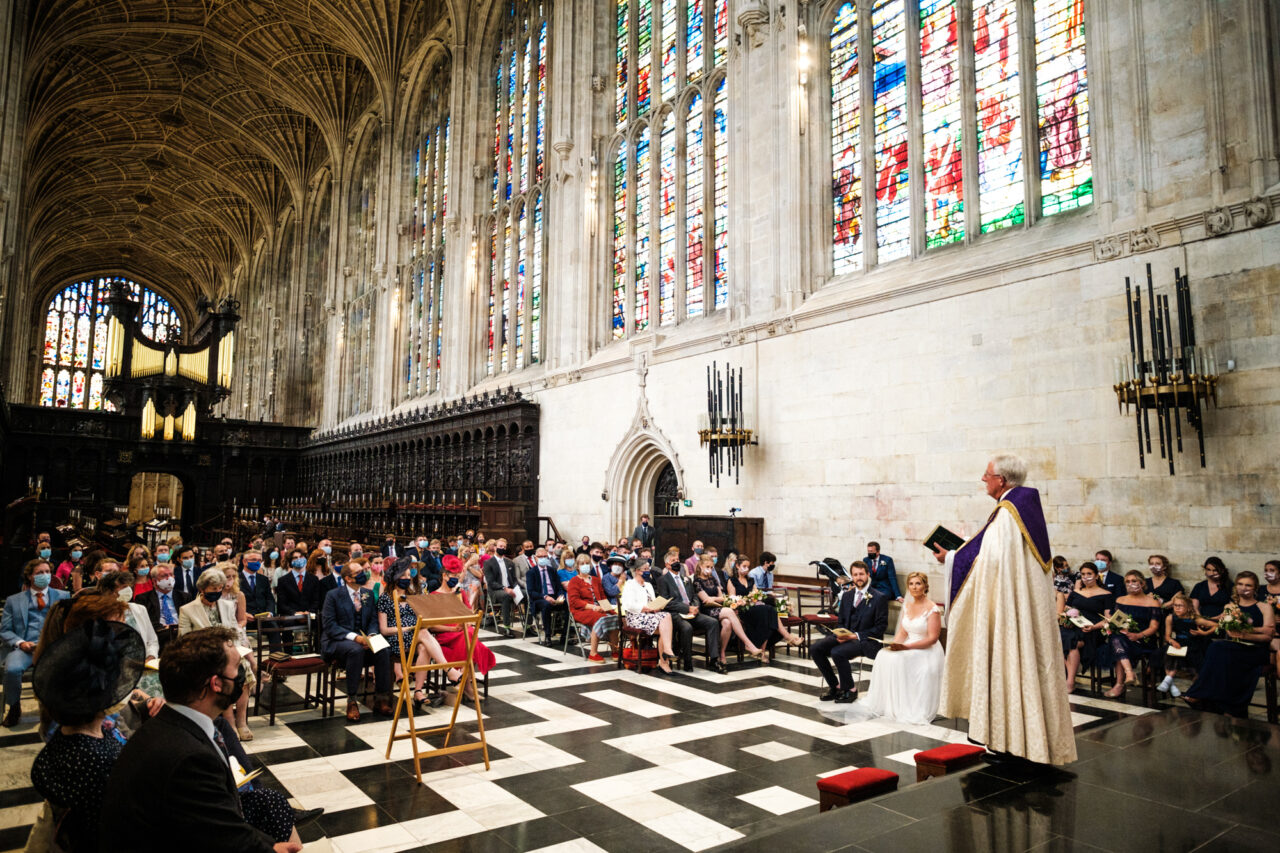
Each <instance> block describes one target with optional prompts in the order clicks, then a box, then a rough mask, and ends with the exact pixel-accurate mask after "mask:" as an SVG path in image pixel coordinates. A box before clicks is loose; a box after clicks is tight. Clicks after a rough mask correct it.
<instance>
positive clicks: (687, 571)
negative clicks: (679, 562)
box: [684, 539, 706, 578]
mask: <svg viewBox="0 0 1280 853" xmlns="http://www.w3.org/2000/svg"><path fill="white" fill-rule="evenodd" d="M705 550H706V549H705V548H703V547H702V540H701V539H695V540H693V553H692V554H691V555H689V557H688V559H686V560H685V561H684V576H685V577H687V578H695V577H697V574H698V560H700V559H701V558H702V555H703V553H704V552H705Z"/></svg>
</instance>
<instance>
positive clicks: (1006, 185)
mask: <svg viewBox="0 0 1280 853" xmlns="http://www.w3.org/2000/svg"><path fill="white" fill-rule="evenodd" d="M973 52H974V79H975V84H976V92H977V103H978V134H977V136H978V210H979V212H980V214H981V223H982V233H984V234H985V233H987V232H989V231H995V230H998V229H1000V228H1008V227H1010V226H1012V225H1018V224H1021V223H1022V221H1023V220H1024V219H1026V206H1025V203H1024V200H1023V180H1022V109H1021V101H1020V99H1019V94H1018V90H1019V87H1020V86H1021V83H1020V82H1019V78H1018V3H1017V0H974V4H973Z"/></svg>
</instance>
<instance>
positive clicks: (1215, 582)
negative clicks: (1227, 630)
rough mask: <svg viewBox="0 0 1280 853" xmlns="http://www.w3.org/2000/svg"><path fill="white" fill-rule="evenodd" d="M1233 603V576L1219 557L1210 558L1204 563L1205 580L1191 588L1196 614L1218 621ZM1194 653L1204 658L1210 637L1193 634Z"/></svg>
mask: <svg viewBox="0 0 1280 853" xmlns="http://www.w3.org/2000/svg"><path fill="white" fill-rule="evenodd" d="M1230 601H1231V574H1230V573H1229V572H1228V571H1227V567H1226V566H1225V565H1224V564H1223V562H1222V560H1221V559H1219V558H1218V557H1209V558H1208V559H1206V560H1205V561H1204V580H1202V581H1200V582H1199V583H1198V584H1196V585H1195V586H1193V587H1191V603H1192V604H1194V605H1195V606H1196V614H1197V615H1199V616H1202V617H1204V618H1205V619H1211V620H1213V621H1214V622H1216V621H1218V617H1219V616H1221V615H1222V608H1223V607H1225V606H1226V605H1227V604H1228V603H1229V602H1230ZM1192 636H1194V637H1195V639H1193V640H1192V642H1191V645H1192V652H1193V653H1194V654H1196V655H1197V656H1198V657H1200V658H1203V657H1204V653H1205V650H1206V649H1208V648H1209V639H1210V638H1209V637H1207V636H1200V635H1199V634H1193V635H1192Z"/></svg>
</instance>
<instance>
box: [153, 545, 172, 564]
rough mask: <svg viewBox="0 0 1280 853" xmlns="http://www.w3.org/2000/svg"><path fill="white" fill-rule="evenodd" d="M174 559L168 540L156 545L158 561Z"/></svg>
mask: <svg viewBox="0 0 1280 853" xmlns="http://www.w3.org/2000/svg"><path fill="white" fill-rule="evenodd" d="M172 559H173V552H172V549H171V548H170V547H169V544H168V543H167V542H162V543H160V544H159V545H157V546H156V562H157V563H168V562H170V561H171V560H172Z"/></svg>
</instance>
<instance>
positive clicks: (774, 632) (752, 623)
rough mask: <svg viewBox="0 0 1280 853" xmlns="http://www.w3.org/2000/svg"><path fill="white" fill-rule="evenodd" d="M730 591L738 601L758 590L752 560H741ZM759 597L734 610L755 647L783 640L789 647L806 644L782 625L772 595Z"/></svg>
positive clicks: (731, 580)
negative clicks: (753, 574) (752, 569)
mask: <svg viewBox="0 0 1280 853" xmlns="http://www.w3.org/2000/svg"><path fill="white" fill-rule="evenodd" d="M729 591H730V592H731V593H732V594H733V595H735V596H737V597H738V598H739V599H745V598H747V597H748V596H750V595H751V594H752V593H753V592H755V591H756V583H755V579H754V578H752V576H751V560H750V559H749V558H747V557H739V558H738V562H737V564H736V565H735V566H734V570H733V574H732V575H730V577H729ZM759 598H760V600H759V601H755V602H751V601H740V602H739V603H738V604H737V606H736V607H735V608H734V609H735V610H736V611H737V613H738V620H739V621H740V622H742V630H743V631H744V632H746V635H747V637H749V638H750V639H751V642H752V644H753V645H755V646H757V647H759V648H762V649H764V648H768V646H769V644H770V643H772V642H773V641H774V640H776V639H781V640H783V641H784V642H785V643H786V644H787V645H789V646H798V645H800V644H801V642H803V641H802V640H801V639H800V638H799V637H797V636H796V635H795V634H792V633H791V632H790V631H788V630H787V628H786V626H785V625H783V624H782V616H780V615H779V614H778V605H777V603H776V602H775V601H774V598H773V596H771V595H770V596H759Z"/></svg>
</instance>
